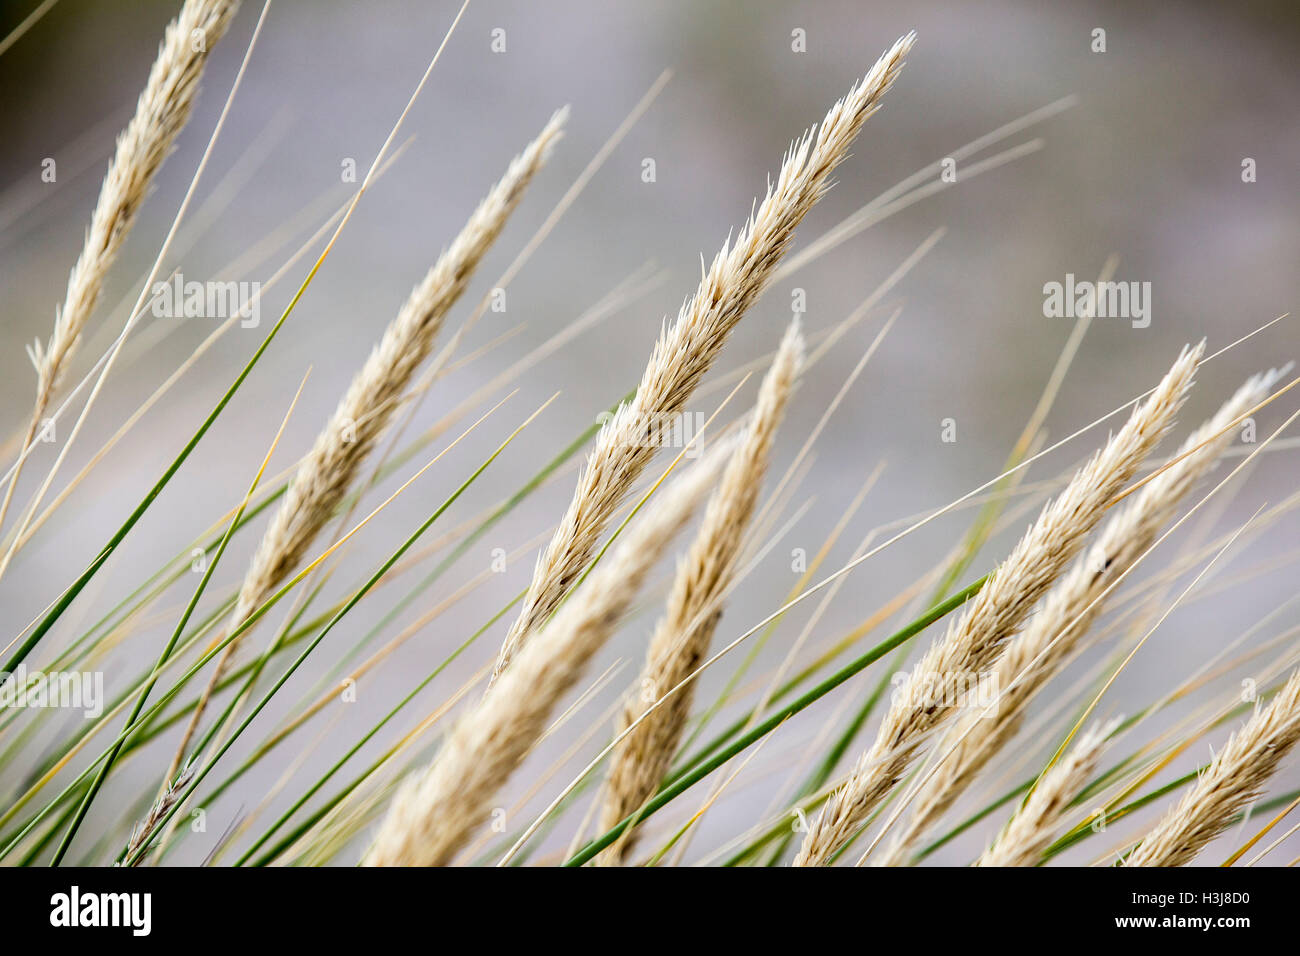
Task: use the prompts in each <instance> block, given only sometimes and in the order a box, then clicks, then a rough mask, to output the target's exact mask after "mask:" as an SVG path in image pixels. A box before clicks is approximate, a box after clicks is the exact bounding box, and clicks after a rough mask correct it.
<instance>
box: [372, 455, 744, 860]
mask: <svg viewBox="0 0 1300 956" xmlns="http://www.w3.org/2000/svg"><path fill="white" fill-rule="evenodd" d="M728 449H729V443H725V442H724V443H722V444H720V445H718V446H716V447H715V449H714V450H713V451H711V452H710V453H709V454H708V455H706V456H705V457H704V458H703V459H702V460H700V461H699V462H697V463H696V464H695V465H693V466H692V467H691V468H689V469H687V471H686V473H685V474H683V475H682V476H681V477H680V478H678V479H677V480H676V481H674V482H672V483H671V484H670V485H668V486H667V488H665V489H663V490H662V491H661V492H660V493H659V494H657V495H656V496H655V497H653V498H651V499H650V502H649V505H650V507H648V508H647V509H646V512H647V513H646V514H645V515H644V516H643V517H641V518H640V520H638V521H636V522H634V523H633V524H631V525H629V526H628V527H627V528H626V529H625V531H624V533H623V536H622V540H621V541H619V543H618V545H617V546H616V547H615V548H614V549H612V551H611V552H610V553H609V554H607V555H606V556H605V558H604V560H603V561H602V562H601V563H600V564H598V565H597V566H596V568H595V570H594V571H593V572H592V574H591V576H590V577H589V578H588V579H587V581H586V582H585V584H584V585H583V586H582V587H581V588H580V589H579V590H578V591H577V592H576V593H575V594H574V595H573V596H572V597H571V598H569V600H567V601H566V602H565V603H564V604H563V605H562V606H561V607H560V609H559V611H557V612H556V614H555V617H554V618H552V619H551V620H550V621H549V622H548V623H547V625H546V627H544V628H543V629H542V630H541V631H540V632H539V633H538V634H537V637H536V639H535V640H533V641H530V642H529V644H528V646H527V647H525V648H524V649H523V650H522V652H521V653H520V655H519V657H518V658H517V659H516V660H515V663H514V665H512V666H511V668H510V670H509V671H507V672H506V674H505V675H503V677H502V679H501V680H499V681H498V682H497V683H496V684H495V685H493V686H492V688H491V689H490V690H489V691H488V692H487V694H486V695H484V697H483V699H482V700H481V701H480V702H479V703H478V705H477V706H476V707H475V708H474V709H473V710H472V711H471V712H470V713H469V714H467V715H466V716H465V717H464V718H462V719H461V720H460V721H459V722H458V723H457V725H456V727H455V728H454V729H453V730H452V731H451V733H450V735H449V736H448V737H447V739H446V741H445V742H444V743H443V745H442V749H441V750H440V751H439V753H438V755H437V757H435V758H434V761H433V763H432V764H431V765H430V767H429V768H428V770H426V771H425V772H424V773H423V774H421V775H420V776H419V777H416V778H413V779H411V780H410V781H408V782H407V783H406V784H405V785H404V786H403V787H402V789H401V790H400V791H399V792H398V793H397V795H396V796H395V797H394V798H393V802H392V805H391V806H390V807H389V810H388V814H387V816H386V817H385V818H384V821H383V823H382V824H381V825H380V827H379V831H378V833H377V834H376V836H375V839H374V843H373V845H372V846H371V848H370V850H369V851H368V852H367V854H366V857H365V861H364V862H365V865H367V866H441V865H445V864H447V863H449V862H451V860H452V858H453V857H454V855H455V853H456V851H457V850H459V849H460V848H461V847H462V846H463V845H464V843H465V841H466V840H467V839H469V837H470V836H472V835H473V831H474V828H475V827H477V826H478V825H479V824H480V823H482V821H483V820H484V819H486V818H487V816H488V814H489V813H490V812H491V810H492V806H491V800H492V798H493V796H494V795H495V794H496V793H497V791H498V790H499V789H500V788H501V786H502V785H503V784H504V783H505V782H506V780H507V779H508V778H509V777H510V775H511V774H512V773H513V772H514V771H515V769H516V768H517V767H518V766H519V764H520V763H522V762H523V760H524V758H525V757H526V756H527V755H528V753H529V752H530V751H531V750H532V749H533V747H534V746H535V745H536V744H537V742H538V740H540V739H541V736H542V734H543V732H544V731H545V730H546V725H547V721H548V719H549V718H550V715H551V713H552V711H553V710H554V708H555V707H556V705H557V704H558V703H559V701H560V699H561V698H562V697H563V696H564V695H565V694H566V693H567V692H568V691H569V690H570V689H571V688H572V687H573V686H574V684H575V683H576V682H577V680H578V679H579V678H580V677H581V676H582V673H583V671H584V670H585V669H586V666H587V663H588V662H589V661H590V660H591V657H592V655H594V654H595V653H596V651H598V650H599V649H600V648H601V646H602V645H603V644H604V643H605V641H606V640H608V639H609V636H610V635H611V634H612V633H613V631H614V629H615V627H617V625H618V624H619V622H620V621H621V620H622V619H623V616H624V615H625V614H626V612H627V610H628V608H629V607H630V606H631V604H632V601H633V600H634V599H635V597H636V595H637V592H638V591H639V590H640V588H641V584H642V582H643V581H644V580H645V577H646V575H647V574H648V573H649V571H650V569H651V568H652V567H653V566H654V565H655V563H656V562H657V561H658V559H659V558H660V557H661V556H662V554H663V552H664V550H665V549H666V548H667V547H668V545H669V544H670V543H671V541H672V539H673V538H674V537H675V536H676V535H677V533H678V532H679V531H681V529H682V527H683V526H684V525H685V524H686V522H687V521H689V520H690V517H691V515H692V513H693V512H694V511H695V508H696V506H697V505H698V504H699V502H700V501H701V500H703V498H704V496H705V495H706V494H707V493H708V490H709V488H710V487H711V486H712V485H713V483H714V482H715V481H716V479H717V475H718V471H719V469H720V468H721V465H722V462H723V461H724V460H725V453H726V452H727V451H728Z"/></svg>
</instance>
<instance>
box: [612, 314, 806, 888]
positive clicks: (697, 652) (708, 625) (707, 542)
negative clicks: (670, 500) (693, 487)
mask: <svg viewBox="0 0 1300 956" xmlns="http://www.w3.org/2000/svg"><path fill="white" fill-rule="evenodd" d="M803 350H804V348H803V335H802V333H801V332H800V327H799V320H798V319H797V318H796V319H795V320H794V321H793V322H791V323H790V327H789V328H788V330H787V331H786V333H785V337H784V338H783V339H782V341H781V345H780V348H779V349H778V350H777V354H776V358H775V360H774V361H773V362H772V367H771V368H770V369H769V370H768V373H767V376H766V377H765V378H764V379H763V384H762V387H761V388H760V389H759V394H758V401H757V403H756V405H755V407H754V411H753V413H752V415H751V418H750V421H749V425H748V427H747V428H746V430H745V433H744V437H743V438H742V439H741V441H740V444H739V445H738V446H737V448H736V450H735V451H734V452H733V453H732V456H731V460H730V461H729V462H728V463H727V467H726V470H725V471H724V472H723V473H722V479H721V481H720V483H719V485H718V489H717V490H716V491H715V492H714V493H713V495H712V497H710V499H709V504H708V507H707V509H706V510H705V513H704V519H703V521H702V522H701V524H700V529H699V531H697V532H696V535H695V540H694V541H693V542H692V543H691V547H690V550H689V551H688V552H687V554H686V556H685V558H684V559H683V560H682V561H681V562H680V563H679V564H678V566H677V573H676V576H675V577H674V579H673V584H672V590H671V591H670V593H669V597H668V608H667V612H666V613H665V614H664V616H663V618H662V619H661V620H660V621H659V624H658V626H656V628H655V631H654V636H653V637H652V638H651V640H650V647H649V651H648V652H647V655H646V663H645V668H644V669H643V670H642V672H641V677H640V679H639V680H638V681H637V682H636V684H635V690H634V695H633V696H632V697H631V698H630V699H629V700H628V701H627V704H626V706H625V709H624V712H623V716H622V725H621V726H620V727H619V732H620V733H622V732H623V731H624V730H626V729H627V728H628V727H629V726H631V725H632V724H633V723H635V722H636V721H637V720H638V719H639V718H640V717H642V716H643V715H644V714H645V712H646V710H648V709H649V707H650V705H651V704H652V703H653V702H654V701H653V699H652V700H650V701H646V700H645V699H644V695H645V693H646V691H647V689H651V688H652V689H653V690H654V691H655V692H656V693H664V692H666V691H669V690H672V689H673V688H674V687H676V686H677V685H678V684H680V683H681V682H682V681H684V680H685V679H686V678H687V677H689V676H690V675H691V674H692V673H693V672H694V671H695V669H696V668H697V667H698V666H699V664H700V662H701V661H702V660H703V659H704V655H705V654H706V653H707V651H708V649H709V643H710V641H711V640H712V638H713V632H714V630H715V629H716V628H717V625H718V621H719V619H720V618H721V617H722V599H723V596H724V594H725V592H726V590H727V588H728V587H729V586H730V585H731V583H732V580H733V578H734V575H735V571H736V562H737V560H738V558H739V556H740V550H741V545H742V544H743V541H744V534H745V529H746V527H747V526H748V524H749V520H750V518H751V516H752V515H753V513H754V507H755V505H756V503H757V501H758V492H759V488H760V487H761V486H762V483H763V474H764V472H765V471H766V470H767V461H768V457H769V456H770V454H771V450H772V444H773V442H774V441H775V439H776V430H777V428H778V427H779V426H780V424H781V419H782V417H783V416H784V414H785V407H786V404H787V403H788V402H789V399H790V393H791V392H792V391H793V389H794V385H795V380H796V379H797V377H798V375H799V368H800V366H801V365H802V364H803ZM693 697H694V685H693V684H691V685H687V686H686V687H683V688H682V689H681V690H679V691H677V693H675V694H674V695H673V697H672V699H671V700H670V701H669V702H668V703H667V704H665V705H664V706H662V707H660V708H658V709H657V710H655V711H654V712H653V713H651V714H650V715H649V716H648V717H647V718H646V719H645V720H644V721H642V722H641V723H640V724H638V725H637V727H636V729H635V730H633V731H632V732H631V733H630V734H629V735H628V736H627V737H625V738H624V739H623V740H622V742H621V743H619V745H618V747H617V748H616V749H615V750H614V753H613V755H612V756H611V758H610V761H611V763H610V770H609V776H608V778H607V780H606V784H605V798H604V803H603V806H602V808H601V817H600V819H601V829H602V830H608V829H609V828H611V827H612V826H614V825H615V824H616V823H618V822H619V821H620V820H622V819H623V818H624V817H626V816H628V815H629V814H631V813H633V812H635V811H636V810H637V809H638V808H639V807H640V806H641V805H642V803H644V802H645V800H646V799H647V798H649V797H650V796H651V795H652V794H653V793H654V791H655V788H656V787H658V786H659V782H660V781H661V780H662V779H663V776H664V774H665V773H666V772H667V770H668V765H669V763H670V762H671V761H672V758H673V754H675V753H676V752H677V746H678V744H679V743H680V742H681V736H682V730H683V729H684V728H685V726H686V718H687V717H688V716H689V715H690V712H691V701H692V699H693ZM628 832H629V833H633V832H634V831H631V830H629V831H628ZM631 847H632V838H631V837H625V838H624V839H622V840H620V841H619V842H618V843H616V844H615V845H614V846H612V847H610V848H609V849H608V850H607V851H605V852H604V853H602V854H601V855H600V856H599V857H597V863H598V864H600V865H615V864H617V863H619V862H620V861H621V860H622V859H623V857H624V856H625V855H626V854H627V852H628V851H629V850H630V849H631Z"/></svg>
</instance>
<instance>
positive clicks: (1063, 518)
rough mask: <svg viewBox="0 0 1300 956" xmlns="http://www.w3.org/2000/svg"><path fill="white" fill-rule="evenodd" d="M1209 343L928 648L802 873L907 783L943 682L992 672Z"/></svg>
mask: <svg viewBox="0 0 1300 956" xmlns="http://www.w3.org/2000/svg"><path fill="white" fill-rule="evenodd" d="M1203 350H1204V343H1201V344H1200V345H1198V346H1196V347H1195V348H1192V349H1184V350H1183V352H1182V354H1181V355H1179V357H1178V360H1177V361H1176V362H1175V363H1174V365H1173V367H1172V368H1171V369H1170V370H1169V372H1168V374H1166V375H1165V377H1164V379H1163V380H1162V381H1161V382H1160V384H1159V385H1157V386H1156V388H1155V390H1154V391H1153V392H1152V393H1151V395H1150V397H1149V398H1148V399H1147V400H1146V401H1145V402H1143V403H1141V404H1139V405H1138V406H1137V407H1136V408H1135V409H1134V410H1133V413H1132V415H1131V416H1130V417H1129V420H1128V422H1127V423H1126V424H1125V425H1124V427H1123V428H1121V429H1120V430H1119V432H1118V433H1116V434H1115V435H1114V436H1113V437H1112V438H1111V439H1110V441H1109V442H1107V444H1106V447H1105V448H1103V449H1102V450H1101V451H1100V452H1098V453H1097V454H1095V455H1093V457H1092V458H1091V459H1090V460H1089V461H1088V463H1087V464H1085V465H1084V466H1083V467H1082V468H1081V469H1079V471H1078V472H1077V473H1076V474H1075V476H1074V478H1073V479H1072V480H1071V481H1070V484H1069V485H1068V486H1066V488H1065V490H1064V491H1062V492H1061V494H1060V495H1059V496H1057V497H1056V498H1055V499H1054V500H1053V501H1051V502H1049V503H1048V504H1047V505H1046V506H1045V507H1044V508H1043V511H1042V513H1041V514H1040V515H1039V517H1038V520H1037V521H1036V522H1035V523H1034V524H1033V525H1032V526H1031V527H1030V529H1029V530H1028V531H1027V532H1026V533H1025V536H1024V537H1023V538H1021V539H1020V541H1019V542H1018V543H1017V544H1016V546H1015V548H1014V549H1013V550H1012V552H1011V554H1010V556H1009V557H1008V558H1007V559H1006V560H1005V561H1003V562H1002V564H1000V565H999V566H998V567H997V568H996V569H995V570H994V571H993V573H992V574H991V575H990V576H989V580H988V581H987V582H986V583H985V585H984V587H983V588H981V589H980V592H979V594H977V595H976V596H975V597H974V598H972V599H971V600H970V601H969V602H968V603H967V605H966V607H965V609H964V610H963V612H962V614H961V615H960V617H958V618H957V619H956V620H955V621H953V622H952V623H951V624H950V625H949V627H948V630H947V633H946V634H945V636H944V637H943V638H941V639H939V640H937V641H936V642H935V643H934V644H932V645H931V646H930V649H929V650H928V651H927V652H926V653H925V655H924V657H922V658H921V660H920V661H919V662H918V663H917V665H916V667H915V669H914V670H913V671H912V672H911V674H910V675H909V676H908V678H907V680H905V681H904V682H903V684H902V685H901V686H900V687H899V688H898V691H897V692H896V694H895V698H894V701H893V703H892V704H891V706H890V708H889V710H888V711H887V712H886V713H885V717H884V720H883V722H882V723H881V726H880V729H879V731H878V732H877V736H876V740H875V743H873V744H872V746H871V747H870V749H868V750H867V751H865V752H864V753H863V754H862V756H861V758H859V760H858V763H857V765H856V766H855V768H854V770H853V773H852V775H851V777H850V779H849V780H848V782H847V783H846V784H844V786H842V787H841V788H840V789H838V790H837V791H836V792H835V793H834V794H832V795H831V798H830V799H829V800H828V801H827V802H826V805H825V806H824V807H823V808H822V812H821V815H820V816H819V817H818V819H817V822H816V823H815V824H814V825H813V826H812V827H811V829H810V830H809V832H808V834H807V836H805V837H804V842H803V846H802V848H801V849H800V851H799V854H798V856H797V857H796V858H795V861H794V865H795V866H823V865H826V864H827V863H829V862H830V860H831V858H832V857H833V856H834V855H835V853H836V851H837V850H839V849H840V847H842V846H843V845H844V844H845V843H846V842H848V840H849V839H850V838H851V837H852V836H853V835H854V833H855V832H856V831H857V830H858V828H859V827H861V826H862V824H863V823H864V822H865V821H866V819H867V817H868V815H869V814H870V813H871V811H872V810H874V809H875V807H876V806H878V805H879V803H880V801H881V800H882V799H883V798H884V797H885V796H886V795H887V794H888V793H889V792H890V791H891V790H893V788H894V787H895V785H897V783H898V782H899V780H901V779H902V777H903V775H904V774H905V773H906V771H907V768H908V766H909V765H910V764H911V762H912V758H913V757H914V756H915V755H916V752H917V749H918V748H919V747H920V745H921V743H922V741H923V740H924V739H925V738H926V737H927V736H928V735H929V734H930V733H931V732H932V731H933V730H935V728H937V727H939V726H940V725H942V724H943V723H944V722H945V721H946V720H947V719H948V718H949V717H951V716H952V715H953V713H954V711H955V709H956V708H955V707H954V706H953V705H952V703H951V698H950V696H949V695H947V694H941V695H938V696H939V698H940V699H939V700H938V701H937V702H936V701H935V700H934V699H932V698H933V697H934V696H935V695H934V693H933V687H934V685H935V682H936V680H937V681H939V682H948V681H953V680H957V679H966V680H969V679H970V677H971V676H972V675H981V674H982V673H983V672H985V671H987V670H988V669H989V668H990V667H991V666H993V665H994V664H995V663H996V662H997V659H998V657H999V655H1000V654H1001V653H1002V649H1003V647H1004V645H1005V643H1006V641H1007V640H1008V639H1010V638H1011V637H1012V636H1013V635H1014V634H1015V633H1016V632H1017V631H1018V630H1019V629H1020V627H1021V625H1022V624H1023V623H1024V621H1025V618H1026V617H1027V616H1028V615H1029V612H1030V610H1031V609H1032V608H1033V606H1034V605H1035V604H1036V603H1037V602H1038V600H1039V598H1041V597H1042V596H1043V594H1044V593H1046V591H1047V589H1048V588H1050V587H1051V586H1052V582H1053V581H1055V580H1056V578H1057V577H1058V576H1059V575H1060V574H1061V572H1062V571H1063V570H1064V569H1065V567H1066V565H1067V564H1068V563H1069V562H1070V561H1071V560H1072V559H1073V557H1074V556H1075V554H1077V553H1078V551H1079V549H1080V548H1081V547H1082V546H1083V543H1084V539H1085V538H1086V537H1087V535H1088V534H1089V533H1091V531H1092V529H1093V528H1095V527H1096V526H1097V523H1098V522H1099V521H1100V520H1101V518H1102V515H1103V514H1104V513H1105V510H1106V507H1107V506H1108V505H1109V504H1110V502H1111V500H1112V499H1113V498H1114V497H1115V495H1117V494H1118V493H1119V491H1120V490H1121V489H1122V488H1123V487H1124V485H1125V484H1126V483H1127V482H1128V480H1129V479H1130V478H1132V477H1133V475H1134V473H1135V472H1136V471H1137V469H1138V466H1139V465H1141V463H1142V460H1143V459H1144V458H1145V457H1146V456H1147V454H1148V453H1149V452H1150V451H1151V450H1152V449H1153V448H1155V446H1156V445H1157V444H1158V443H1159V441H1160V439H1161V437H1162V436H1163V435H1164V434H1165V432H1166V430H1167V429H1168V428H1169V426H1170V424H1171V423H1172V422H1173V419H1174V415H1175V414H1176V413H1177V411H1178V409H1179V407H1181V405H1182V403H1183V399H1184V397H1185V396H1186V393H1187V389H1188V388H1189V387H1190V385H1191V383H1192V375H1193V373H1194V372H1195V370H1196V363H1197V360H1198V359H1199V358H1200V355H1201V353H1202V351H1203Z"/></svg>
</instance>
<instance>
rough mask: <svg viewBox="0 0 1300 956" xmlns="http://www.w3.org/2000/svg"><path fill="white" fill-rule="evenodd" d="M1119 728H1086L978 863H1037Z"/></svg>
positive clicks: (1045, 775)
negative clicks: (1115, 729)
mask: <svg viewBox="0 0 1300 956" xmlns="http://www.w3.org/2000/svg"><path fill="white" fill-rule="evenodd" d="M1114 727H1115V724H1114V723H1111V724H1109V725H1107V726H1105V727H1093V728H1092V729H1090V730H1088V731H1086V732H1085V733H1084V734H1083V735H1082V736H1081V737H1080V738H1079V739H1078V741H1077V742H1076V743H1075V745H1074V746H1073V747H1071V748H1070V750H1069V751H1067V752H1066V754H1065V755H1064V756H1063V757H1062V758H1061V759H1060V760H1059V761H1057V762H1056V765H1055V766H1053V767H1052V769H1051V770H1049V771H1047V773H1045V774H1043V777H1042V779H1041V780H1039V781H1038V782H1037V784H1036V785H1035V786H1034V789H1033V792H1032V793H1030V795H1029V798H1028V799H1027V800H1025V802H1024V803H1023V804H1021V806H1020V808H1019V809H1018V810H1017V811H1016V813H1015V816H1013V817H1012V818H1011V820H1010V821H1009V822H1008V823H1007V825H1006V827H1005V828H1003V830H1002V832H1001V833H999V834H998V836H997V839H995V840H994V841H993V843H992V845H990V846H989V848H988V849H987V850H985V851H984V853H983V854H982V855H981V856H980V858H979V859H978V860H976V861H975V865H976V866H1037V865H1038V864H1039V863H1040V862H1042V859H1043V853H1044V852H1046V850H1047V848H1048V847H1049V846H1051V845H1052V840H1053V838H1054V837H1055V836H1056V833H1057V831H1058V830H1059V829H1060V826H1061V824H1062V823H1064V822H1065V818H1066V816H1067V815H1068V813H1069V810H1070V804H1071V803H1073V802H1074V799H1075V798H1076V797H1077V796H1079V794H1081V793H1082V792H1083V789H1084V787H1086V786H1087V785H1088V782H1089V781H1090V780H1091V779H1092V775H1093V772H1094V771H1095V770H1096V769H1097V761H1098V760H1100V759H1101V754H1102V751H1103V750H1104V748H1105V745H1106V739H1107V737H1109V736H1110V734H1111V732H1112V731H1113V729H1114Z"/></svg>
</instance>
